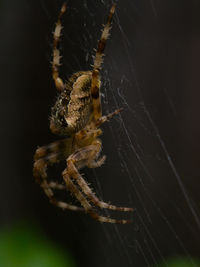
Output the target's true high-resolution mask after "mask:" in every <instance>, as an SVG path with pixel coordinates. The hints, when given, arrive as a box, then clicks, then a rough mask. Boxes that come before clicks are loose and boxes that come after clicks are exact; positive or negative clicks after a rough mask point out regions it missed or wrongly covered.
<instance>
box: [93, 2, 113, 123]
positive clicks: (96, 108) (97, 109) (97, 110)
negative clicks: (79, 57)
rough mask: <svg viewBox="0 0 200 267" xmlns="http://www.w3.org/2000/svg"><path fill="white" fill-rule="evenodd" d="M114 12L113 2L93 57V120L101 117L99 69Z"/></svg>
mask: <svg viewBox="0 0 200 267" xmlns="http://www.w3.org/2000/svg"><path fill="white" fill-rule="evenodd" d="M114 12H115V4H114V5H113V6H112V7H111V9H110V12H109V15H108V19H107V23H106V25H105V26H104V29H103V31H102V34H101V38H100V40H99V43H98V47H97V51H96V55H95V59H94V65H93V71H92V84H91V96H92V104H93V113H94V114H93V116H94V120H95V121H96V120H97V119H99V118H100V117H101V100H100V94H99V88H100V74H99V72H100V69H101V65H102V63H103V55H104V54H103V52H104V49H105V45H106V40H107V39H108V37H109V31H110V28H111V26H110V25H111V21H112V17H113V14H114Z"/></svg>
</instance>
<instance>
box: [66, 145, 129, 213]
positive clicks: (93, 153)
mask: <svg viewBox="0 0 200 267" xmlns="http://www.w3.org/2000/svg"><path fill="white" fill-rule="evenodd" d="M100 149H101V142H100V140H96V141H95V142H93V145H90V146H87V147H84V148H81V149H79V150H78V151H76V152H75V153H74V154H72V155H71V156H70V157H69V158H68V159H67V171H68V174H69V175H70V176H72V177H73V179H74V180H75V181H76V182H77V183H78V185H79V186H80V188H81V189H82V191H83V193H84V194H85V195H86V196H87V197H88V198H89V199H90V201H91V202H92V203H93V204H94V205H95V206H97V207H100V208H101V209H111V210H118V211H133V209H132V208H126V207H117V206H114V205H110V204H108V203H105V202H103V201H100V200H99V199H98V198H97V197H96V195H95V194H94V193H93V192H92V190H91V189H90V187H89V186H88V184H87V183H86V182H85V180H84V179H83V178H82V176H81V175H80V173H79V172H78V168H80V167H83V166H87V165H89V166H91V165H90V164H91V162H92V163H94V159H95V158H96V157H98V155H99V153H100ZM88 158H89V159H88ZM77 167H78V168H77Z"/></svg>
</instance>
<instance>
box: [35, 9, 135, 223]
mask: <svg viewBox="0 0 200 267" xmlns="http://www.w3.org/2000/svg"><path fill="white" fill-rule="evenodd" d="M65 11H66V4H63V6H62V8H61V11H60V14H59V17H58V22H57V23H56V28H55V31H54V43H53V63H52V76H53V79H54V81H55V86H56V88H57V89H58V91H59V94H58V97H57V100H56V103H55V105H54V107H53V108H52V112H51V117H50V129H51V131H52V132H53V133H55V134H58V135H62V136H65V139H62V140H58V141H56V142H53V143H51V144H49V145H47V146H43V147H39V148H38V149H37V150H36V152H35V156H34V160H35V163H34V168H33V174H34V177H35V178H36V181H37V182H38V183H39V184H40V186H41V187H42V188H43V190H44V192H45V194H46V195H47V196H48V198H49V200H50V202H51V203H53V204H54V205H56V206H58V207H60V208H63V209H69V210H75V211H78V210H79V211H84V212H86V213H89V214H90V215H91V216H92V217H93V218H94V219H96V220H97V221H100V222H109V223H122V224H125V223H128V222H130V221H128V220H116V219H111V218H109V217H103V216H100V215H98V213H97V212H96V211H95V209H94V206H95V207H99V208H101V209H111V210H118V211H132V210H133V209H132V208H125V207H116V206H113V205H110V204H108V203H105V202H103V201H100V200H99V199H98V198H97V197H96V195H95V193H94V192H93V191H92V190H91V188H90V187H89V185H88V184H87V182H86V181H85V180H84V179H83V177H82V176H81V174H80V173H79V170H80V169H81V168H83V167H88V168H97V167H99V166H101V165H102V164H103V163H104V161H105V156H100V153H101V147H102V143H101V140H100V139H99V138H98V136H100V135H101V134H102V131H101V129H100V128H99V127H100V126H101V124H102V123H104V122H105V121H107V120H109V119H111V118H112V117H113V116H114V115H115V114H118V113H119V112H120V110H116V111H114V112H113V113H110V114H108V115H107V116H102V114H101V101H100V93H99V89H100V83H101V82H100V73H99V72H100V69H101V64H102V62H103V51H104V48H105V44H106V40H107V39H108V36H109V30H110V25H111V20H112V16H113V14H114V11H115V5H113V6H112V8H111V10H110V13H109V16H108V20H107V23H106V25H105V26H104V29H103V31H102V35H101V38H100V41H99V43H98V47H97V51H96V56H95V59H94V65H93V69H92V70H91V71H79V72H76V73H74V74H73V75H72V76H71V78H70V79H69V80H68V81H67V82H66V83H64V82H63V80H62V79H61V78H60V77H59V66H60V52H59V50H58V48H57V46H58V43H59V40H60V35H61V29H62V27H61V17H62V15H63V14H64V13H65ZM65 159H66V163H67V168H66V169H65V170H64V171H63V173H62V175H63V180H64V184H59V183H58V182H54V181H51V182H48V181H47V172H46V171H47V166H48V165H50V164H54V163H57V162H59V161H61V160H65ZM55 189H58V190H59V189H60V190H65V189H67V190H69V191H70V192H71V193H72V194H73V195H74V197H75V198H76V199H77V200H78V201H79V202H80V204H81V206H82V207H78V206H74V205H71V204H68V203H66V202H63V201H58V200H57V199H56V198H55V196H54V190H55Z"/></svg>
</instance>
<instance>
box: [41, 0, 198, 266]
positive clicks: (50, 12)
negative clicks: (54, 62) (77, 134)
mask: <svg viewBox="0 0 200 267" xmlns="http://www.w3.org/2000/svg"><path fill="white" fill-rule="evenodd" d="M39 3H40V7H41V9H42V11H43V14H44V17H45V18H46V20H47V22H48V23H49V29H52V28H53V27H54V26H53V25H54V22H55V20H56V18H57V14H58V10H59V8H60V6H61V4H62V1H45V0H41V1H40V2H39ZM111 4H112V3H111V2H110V1H107V0H106V1H103V0H102V1H101V0H95V1H94V0H92V1H90V0H84V1H75V2H73V1H68V10H67V12H66V15H65V18H64V22H63V24H64V30H63V34H64V36H63V40H62V42H61V43H62V44H61V50H62V54H63V59H62V62H63V66H62V70H61V72H62V76H65V77H66V74H67V77H69V76H70V75H71V74H72V73H73V72H75V71H78V70H88V69H90V68H91V64H92V56H93V55H94V50H93V49H94V48H96V46H97V40H98V39H99V37H100V30H101V28H102V26H101V25H102V23H104V22H105V20H106V17H107V14H108V11H109V9H110V7H111ZM199 9H200V6H199V4H198V3H197V2H196V1H191V4H190V9H189V10H188V8H187V1H185V0H184V1H180V2H179V1H178V2H177V1H161V2H160V1H157V0H148V1H146V0H140V1H139V0H134V1H133V0H123V1H122V0H121V1H120V0H119V1H118V2H117V10H116V13H115V16H114V21H113V27H112V30H111V37H110V39H109V40H108V42H107V46H106V51H105V54H106V55H105V60H104V65H103V70H102V89H101V90H102V91H101V93H102V106H103V113H104V114H106V113H109V112H112V111H114V110H115V109H117V108H119V107H123V112H121V113H120V115H119V116H118V117H115V118H113V119H112V121H110V122H109V123H105V125H104V126H103V131H104V134H103V136H102V140H103V153H105V154H106V156H107V160H106V163H105V165H104V166H103V167H102V168H100V169H96V170H95V171H89V170H84V171H83V172H84V174H85V178H86V179H87V180H88V181H89V182H90V183H91V184H92V186H93V188H94V189H95V191H96V192H97V194H98V195H99V196H100V197H101V198H102V199H103V200H104V201H109V200H110V201H111V203H113V204H116V205H124V206H131V207H134V208H135V212H134V213H133V214H124V213H107V214H109V215H110V216H112V217H113V218H116V217H117V218H118V217H119V218H130V217H131V219H132V220H133V223H132V224H130V225H125V226H122V225H108V224H99V223H96V222H94V221H91V219H88V218H86V217H84V216H82V215H74V225H73V226H71V228H70V229H71V231H72V232H73V236H72V237H70V238H72V239H73V238H74V239H75V240H76V242H77V243H76V246H75V248H76V249H77V247H78V250H79V254H77V257H79V260H78V261H79V262H80V263H82V265H80V266H97V267H98V266H109V267H110V266H127V267H128V266H158V265H159V264H163V265H162V266H169V265H168V259H169V258H173V257H183V258H187V259H188V261H189V263H190V264H191V266H197V264H196V263H195V260H194V258H195V257H198V255H199V252H200V251H199V247H200V246H199V233H200V214H199V201H200V195H199V189H197V188H198V185H199V181H198V178H199V163H198V162H199V160H198V158H199V156H198V155H199V151H200V145H199V135H198V134H197V133H199V130H200V127H199V123H198V115H197V114H198V111H199V109H198V106H199V105H198V102H196V100H195V99H196V98H195V97H194V96H195V95H196V94H197V91H198V90H199V87H198V86H197V85H199V80H198V78H197V77H198V75H199V63H198V62H199V58H200V53H199V51H198V50H200V49H199V47H198V45H197V44H199V29H200V21H199V19H198V17H197V11H196V10H199ZM188 16H189V18H190V19H191V18H193V20H192V21H190V22H189V19H188ZM197 25H198V26H199V28H198V27H197ZM47 35H48V34H47ZM46 43H47V47H48V48H47V60H48V61H50V55H51V52H50V51H51V43H52V36H50V35H48V37H47V42H46ZM194 51H195V52H196V53H194ZM197 70H198V71H197ZM67 77H66V78H67ZM197 88H198V90H196V89H197ZM52 92H53V91H52ZM52 95H53V93H52ZM198 96H199V94H198ZM197 98H198V97H197ZM198 99H199V98H198ZM65 216H67V215H65ZM77 216H78V218H79V222H80V224H79V225H78V226H77V225H76V220H75V217H76V218H77ZM77 229H78V230H77ZM63 231H64V230H63ZM80 232H81V234H80ZM57 235H58V233H57ZM63 235H64V236H65V237H66V242H65V245H67V244H68V242H69V243H73V242H72V241H70V240H68V238H67V236H68V235H67V230H66V231H65V232H63ZM73 249H74V248H73ZM74 254H75V255H76V252H74Z"/></svg>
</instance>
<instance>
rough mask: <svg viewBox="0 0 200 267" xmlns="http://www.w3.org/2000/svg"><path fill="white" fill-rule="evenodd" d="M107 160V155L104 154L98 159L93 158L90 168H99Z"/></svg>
mask: <svg viewBox="0 0 200 267" xmlns="http://www.w3.org/2000/svg"><path fill="white" fill-rule="evenodd" d="M105 160H106V156H105V155H104V156H102V157H101V158H99V159H98V160H96V161H95V160H93V161H91V162H90V163H89V164H88V168H98V167H101V165H103V164H104V162H105Z"/></svg>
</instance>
